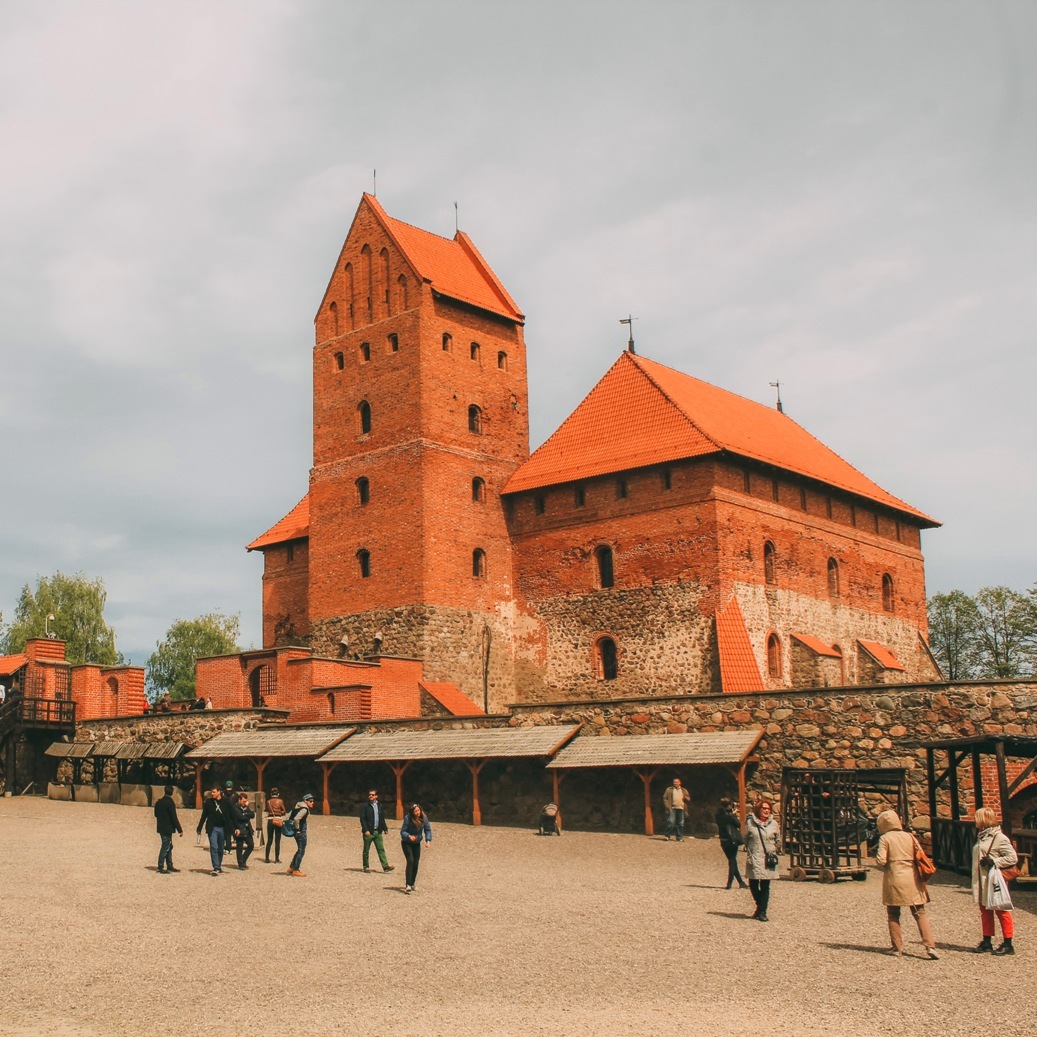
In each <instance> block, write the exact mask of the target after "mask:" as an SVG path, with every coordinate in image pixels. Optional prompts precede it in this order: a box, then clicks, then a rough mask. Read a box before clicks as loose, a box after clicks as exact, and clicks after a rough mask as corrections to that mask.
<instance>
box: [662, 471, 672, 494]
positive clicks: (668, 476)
mask: <svg viewBox="0 0 1037 1037" xmlns="http://www.w3.org/2000/svg"><path fill="white" fill-rule="evenodd" d="M662 481H663V489H664V490H672V489H673V472H671V471H670V469H669V468H664V469H663V471H662Z"/></svg>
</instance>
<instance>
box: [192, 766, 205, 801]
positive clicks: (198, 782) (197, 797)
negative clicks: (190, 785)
mask: <svg viewBox="0 0 1037 1037" xmlns="http://www.w3.org/2000/svg"><path fill="white" fill-rule="evenodd" d="M203 770H205V761H204V760H195V763H194V808H195V810H201V809H202V806H203V804H202V771H203Z"/></svg>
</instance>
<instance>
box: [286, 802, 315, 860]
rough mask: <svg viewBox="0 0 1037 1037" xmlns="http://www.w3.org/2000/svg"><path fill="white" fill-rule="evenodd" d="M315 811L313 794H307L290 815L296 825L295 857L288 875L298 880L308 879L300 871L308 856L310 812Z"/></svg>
mask: <svg viewBox="0 0 1037 1037" xmlns="http://www.w3.org/2000/svg"><path fill="white" fill-rule="evenodd" d="M312 809H313V793H312V792H307V793H306V795H305V796H303V797H302V799H300V800H299V802H298V803H296V804H295V806H294V807H293V808H292V812H291V813H290V814H289V815H288V817H289V820H291V822H292V823H293V824H294V825H295V845H296V850H295V856H294V857H292V862H291V864H289V865H288V874H289V875H294V876H295V877H296V878H299V879H303V878H305V877H306V872H304V871H300V870H299V869H300V868H301V867H302V859H303V857H305V856H306V840H307V837H308V829H309V824H308V822H309V819H310V811H311V810H312Z"/></svg>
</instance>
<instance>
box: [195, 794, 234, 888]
mask: <svg viewBox="0 0 1037 1037" xmlns="http://www.w3.org/2000/svg"><path fill="white" fill-rule="evenodd" d="M229 806H230V804H229V803H227V802H226V801H225V800H224V799H223V794H222V793H221V792H220V787H219V785H216V786H214V788H213V790H212V794H211V795H210V796H209V798H208V799H207V800H206V801H205V804H204V805H203V806H202V816H201V817H200V818H199V819H198V828H197V831H199V832H200V831H201V830H202V825H204V826H205V834H206V835H207V836H208V837H209V860H210V861H211V862H212V873H213V875H222V874H223V846H224V831H225V829H226V828H227V827H229V826H231V825H232V824H233V821H232V820H231V816H230V810H229ZM232 831H233V829H232Z"/></svg>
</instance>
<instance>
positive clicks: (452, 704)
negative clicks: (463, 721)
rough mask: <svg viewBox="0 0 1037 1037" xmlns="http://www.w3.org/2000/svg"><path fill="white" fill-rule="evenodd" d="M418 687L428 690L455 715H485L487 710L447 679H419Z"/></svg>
mask: <svg viewBox="0 0 1037 1037" xmlns="http://www.w3.org/2000/svg"><path fill="white" fill-rule="evenodd" d="M418 687H419V688H421V689H422V690H423V691H427V692H428V693H429V694H430V695H431V696H432V697H433V698H434V699H435V700H436V701H437V702H438V703H439V704H440V705H441V706H442V707H443V708H444V709H446V710H448V711H449V712H450V713H451V714H452V715H453V716H455V717H474V716H476V715H482V716H485V714H486V711H485V710H484V709H483V708H482V707H481V706H477V705H476V704H475V703H474V702H473V701H472V700H471V699H470V698H469V697H468V696H467V695H466V694H465V693H464V692H463V691H461V689H460V688H459V687H457V685H456V684H449V683H447V682H446V681H418Z"/></svg>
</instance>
